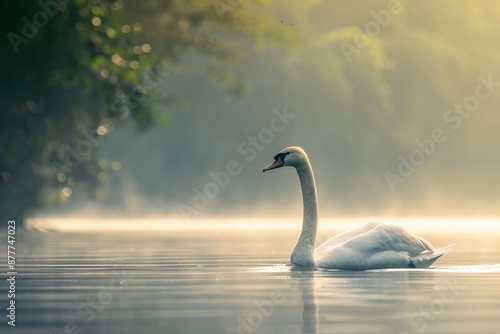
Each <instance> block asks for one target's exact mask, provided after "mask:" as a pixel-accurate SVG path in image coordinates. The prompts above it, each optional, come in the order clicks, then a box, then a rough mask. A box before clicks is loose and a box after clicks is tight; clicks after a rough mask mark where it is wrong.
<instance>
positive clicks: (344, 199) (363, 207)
mask: <svg viewBox="0 0 500 334" xmlns="http://www.w3.org/2000/svg"><path fill="white" fill-rule="evenodd" d="M387 6H388V4H387V3H385V2H377V3H375V2H374V3H372V5H368V4H363V5H362V6H361V5H360V6H358V5H356V6H355V5H345V4H344V3H340V2H329V1H317V2H312V1H311V2H307V4H303V5H301V4H299V3H296V2H293V4H289V3H288V2H286V3H284V2H278V3H277V4H276V5H274V7H272V8H271V10H272V12H273V15H274V17H275V18H276V20H278V21H282V24H286V25H288V26H289V29H293V30H295V31H296V32H298V35H299V36H300V39H301V43H300V45H299V46H296V47H290V48H285V49H280V48H271V49H266V50H264V51H262V50H258V49H255V48H254V47H253V45H252V44H251V43H247V44H246V46H245V49H244V58H243V61H242V62H241V64H240V65H238V66H237V67H235V68H234V70H233V71H234V72H235V73H236V75H237V76H238V77H240V78H241V79H242V80H244V81H245V82H246V83H248V84H249V85H250V87H251V89H250V90H249V92H248V93H247V94H246V95H244V96H243V97H241V98H237V99H233V100H229V101H228V100H226V99H224V98H223V93H224V92H222V91H220V90H219V89H217V87H215V86H214V85H213V84H211V83H210V82H209V81H208V80H207V79H206V78H204V77H203V76H201V75H198V74H196V73H193V74H189V75H186V74H184V73H181V74H179V73H168V75H165V76H164V78H162V80H160V85H159V88H158V89H159V91H160V92H161V93H165V94H169V95H172V94H174V95H180V96H184V97H185V98H186V100H188V101H189V105H188V106H187V107H186V108H184V109H182V108H179V109H176V110H172V111H171V113H170V124H169V125H166V126H155V127H154V128H152V129H151V130H149V131H148V132H145V133H142V132H139V131H136V130H135V127H134V125H133V124H128V123H125V124H121V126H119V127H117V128H116V129H115V130H114V131H113V132H112V133H110V134H109V135H108V136H106V140H105V141H104V143H103V144H101V145H100V147H99V155H100V156H101V157H104V158H106V159H111V160H115V161H118V162H119V163H120V164H121V169H119V171H117V172H115V173H114V174H113V175H112V176H111V179H110V181H109V182H108V184H107V185H105V186H104V190H103V191H105V192H106V196H107V198H106V199H105V200H104V201H102V202H95V201H91V200H88V199H86V195H85V193H78V191H75V196H73V197H74V198H72V199H71V201H70V203H69V206H68V208H67V209H65V210H67V211H65V212H73V213H75V212H78V213H82V214H89V215H128V216H130V215H132V216H144V215H146V216H160V215H161V216H170V217H177V218H183V219H198V218H200V219H201V218H207V217H221V216H224V217H232V216H240V217H241V216H243V217H247V216H268V217H292V216H297V217H298V216H300V214H301V197H300V188H299V183H298V179H297V177H296V175H295V172H294V171H293V169H291V168H283V169H279V170H276V171H271V172H268V173H262V168H263V167H264V166H265V165H267V164H269V163H270V162H272V161H273V156H274V155H275V154H276V153H278V152H279V151H280V150H281V149H283V148H285V147H287V146H292V145H297V146H301V147H302V148H304V149H305V150H306V152H307V153H308V156H309V158H310V160H311V163H312V167H313V169H314V172H315V177H316V183H317V187H318V194H319V201H320V214H321V215H322V216H324V217H342V216H344V217H345V216H373V217H374V218H377V217H381V216H494V215H499V214H500V177H499V176H498V170H499V166H500V153H499V149H498V143H499V142H500V131H498V128H499V125H500V115H499V114H498V103H499V102H500V72H499V68H500V66H499V60H498V57H497V56H495V55H497V54H498V51H499V50H498V44H497V43H494V41H493V40H489V39H488V38H489V37H491V36H498V35H497V34H498V31H499V30H498V28H499V23H498V22H500V21H498V20H497V21H495V20H494V19H493V18H494V17H497V16H499V14H500V8H499V7H498V5H497V3H488V6H489V7H488V6H486V7H485V8H489V9H484V11H483V12H481V13H479V14H478V13H476V14H475V15H476V16H474V17H472V16H471V15H472V14H471V15H469V14H468V8H469V7H468V6H469V4H468V3H467V2H465V1H456V2H453V4H452V3H451V2H442V3H440V5H438V4H434V3H433V2H429V1H427V2H426V1H422V4H420V5H415V4H413V3H409V2H402V6H403V9H402V10H401V11H400V12H398V13H397V14H393V15H392V17H391V20H390V22H389V23H388V24H387V26H385V27H384V26H383V25H381V23H378V27H379V30H377V31H378V34H376V35H375V36H373V37H372V38H371V39H369V42H368V43H367V44H366V46H365V44H360V45H361V46H362V47H360V45H358V46H356V45H357V44H356V42H355V41H356V38H357V37H356V36H357V35H356V34H357V33H358V32H359V31H360V30H364V29H365V28H366V27H367V26H366V24H368V23H370V22H376V23H377V22H379V21H377V20H376V17H375V16H374V14H373V13H371V11H375V12H377V13H379V12H380V11H381V10H388V7H387ZM449 8H453V10H452V11H451V12H450V11H448V9H449ZM474 8H476V10H481V9H478V7H474ZM486 15H491V17H490V16H488V17H486ZM481 24H484V26H481ZM373 25H374V26H375V25H376V24H375V23H373ZM356 27H357V28H356ZM495 31H496V32H495ZM365 36H366V35H365ZM342 41H344V42H345V43H348V44H342ZM346 45H350V46H351V47H355V48H356V49H355V51H353V52H351V53H349V50H351V49H349V46H346ZM346 48H347V49H346ZM346 50H347V51H346ZM346 52H347V53H346ZM202 61H203V60H200V62H202ZM228 164H229V165H228ZM221 171H223V172H222V173H221ZM214 175H215V176H214ZM217 175H218V176H217ZM214 178H215V179H217V178H218V183H217V180H215V179H214ZM200 194H201V195H200Z"/></svg>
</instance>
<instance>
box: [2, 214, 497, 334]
mask: <svg viewBox="0 0 500 334" xmlns="http://www.w3.org/2000/svg"><path fill="white" fill-rule="evenodd" d="M104 223H105V222H101V224H104ZM135 224H136V225H137V224H139V225H140V224H143V225H142V226H143V229H142V230H143V231H142V232H141V229H136V230H135V231H132V232H118V231H107V232H106V231H100V232H94V233H90V232H88V231H87V232H85V233H74V232H71V233H70V232H66V233H55V232H48V233H40V232H37V231H31V232H26V233H22V234H21V233H20V234H19V237H18V241H17V247H18V254H17V255H18V264H17V270H18V277H17V292H18V293H17V294H16V297H17V298H16V303H17V305H18V309H17V326H16V327H15V328H12V327H10V326H6V324H5V323H6V321H2V324H1V325H0V326H1V328H2V333H18V334H21V333H22V334H24V333H29V334H34V333H54V334H55V333H94V334H100V333H103V334H104V333H124V334H126V333H134V334H137V333H176V334H182V333H221V334H224V333H231V334H233V333H397V334H400V333H401V334H403V333H405V334H407V333H422V332H425V333H499V328H500V289H499V286H500V265H499V264H498V263H500V248H499V247H498V246H497V245H498V240H499V237H500V233H499V232H498V230H491V231H488V230H482V231H474V230H470V229H469V230H467V231H464V232H460V231H459V230H456V231H452V232H450V231H446V230H445V231H443V230H439V231H423V232H422V231H419V233H418V234H419V235H421V236H423V237H425V238H426V239H428V240H429V241H430V242H431V243H433V244H434V245H435V246H436V247H443V246H446V245H449V244H454V249H453V250H452V251H451V252H450V253H448V254H446V255H445V256H443V257H442V258H441V259H440V260H438V262H436V263H435V266H434V267H433V268H431V269H427V270H415V269H405V270H376V271H336V270H317V271H298V270H294V268H293V267H291V266H290V265H289V264H288V259H289V254H290V251H291V250H292V249H293V246H294V243H295V242H296V239H297V237H298V231H294V230H292V229H280V228H267V229H265V230H261V229H229V230H224V229H222V228H220V227H219V226H218V227H216V228H214V229H213V230H211V229H210V228H205V229H204V230H202V231H200V230H196V229H183V230H175V229H168V230H165V231H160V230H157V231H154V233H153V232H152V231H149V232H147V231H148V229H147V224H146V223H144V222H141V221H137V222H135ZM337 232H338V231H337V230H336V229H332V228H320V234H319V236H318V239H319V241H320V242H321V241H323V240H325V239H326V238H327V237H328V236H330V235H333V234H334V233H337ZM2 245H3V244H2ZM2 248H3V247H2ZM5 271H6V270H5V267H2V272H5ZM5 288H6V286H5V284H3V285H2V290H4V291H5ZM4 295H5V294H4V292H2V309H4V310H5V308H4V307H3V305H5V303H4V301H5V297H4ZM4 312H5V311H4ZM2 318H4V319H5V316H2Z"/></svg>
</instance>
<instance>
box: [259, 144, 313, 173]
mask: <svg viewBox="0 0 500 334" xmlns="http://www.w3.org/2000/svg"><path fill="white" fill-rule="evenodd" d="M305 163H307V155H306V152H304V150H303V149H302V148H300V147H298V146H290V147H287V148H285V149H283V150H281V151H280V152H279V153H278V154H276V155H275V156H274V162H273V163H271V164H269V165H268V166H266V167H264V170H263V172H265V171H268V170H271V169H276V168H280V167H283V166H292V167H295V168H297V167H299V166H302V165H304V164H305Z"/></svg>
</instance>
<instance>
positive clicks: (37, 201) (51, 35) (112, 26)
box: [0, 0, 295, 218]
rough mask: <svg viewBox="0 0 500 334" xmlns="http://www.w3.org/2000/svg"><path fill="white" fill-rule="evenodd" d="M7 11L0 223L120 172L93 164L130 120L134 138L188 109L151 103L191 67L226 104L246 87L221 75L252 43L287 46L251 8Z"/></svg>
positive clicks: (175, 101) (162, 99)
mask: <svg viewBox="0 0 500 334" xmlns="http://www.w3.org/2000/svg"><path fill="white" fill-rule="evenodd" d="M6 6H7V7H9V8H8V9H5V10H4V12H8V16H6V17H5V19H4V20H3V21H4V22H5V23H6V24H4V27H7V30H6V31H4V34H3V35H5V36H8V38H7V39H5V40H4V43H5V44H6V45H4V46H3V48H2V49H3V50H4V51H2V54H1V55H0V61H1V63H2V64H3V65H4V67H5V68H4V71H3V79H2V81H1V85H2V87H1V88H2V92H4V93H3V94H2V96H1V97H0V102H1V104H2V106H3V111H2V113H1V114H0V136H1V140H0V175H1V179H0V181H1V184H0V198H1V202H0V213H1V216H2V217H9V216H10V217H18V218H20V217H22V216H23V215H24V214H25V213H26V212H27V210H30V209H33V208H37V207H39V206H42V205H55V204H58V203H61V202H64V200H65V199H67V198H68V197H69V196H70V195H71V192H72V188H74V187H75V186H77V185H79V184H83V185H87V186H89V189H96V186H97V185H98V184H99V183H100V182H104V181H105V180H107V179H108V176H107V171H109V170H112V169H115V170H116V168H111V167H110V166H113V165H112V164H110V163H107V162H102V161H101V162H99V161H98V160H97V158H96V153H97V150H98V147H99V145H100V144H101V143H102V141H103V140H104V137H105V136H106V135H107V134H109V133H111V132H112V131H113V130H114V129H115V128H116V126H119V124H120V123H121V122H124V121H127V120H133V121H134V122H135V123H136V124H137V127H138V128H139V129H141V130H146V129H148V128H149V127H151V126H152V125H153V124H155V123H160V124H168V123H169V117H168V115H169V113H170V108H171V107H173V106H176V105H182V104H184V103H185V101H183V99H182V98H181V97H177V96H160V95H159V94H158V92H157V88H158V86H159V85H160V84H161V83H162V82H163V81H164V80H166V79H167V77H168V75H169V74H170V73H171V72H173V71H186V69H188V70H189V71H188V72H192V71H193V64H197V65H198V66H200V65H199V64H201V68H199V69H196V70H198V71H200V72H201V73H205V74H207V75H208V77H209V78H211V79H213V80H214V81H215V83H216V84H217V85H218V86H219V87H220V89H221V91H223V92H224V94H225V95H227V96H228V97H235V96H240V95H241V94H242V93H243V92H244V86H243V84H242V83H241V82H239V81H238V80H237V79H236V78H235V77H234V76H232V75H231V74H229V73H228V72H227V70H225V69H223V68H219V67H218V64H220V63H222V62H224V63H228V64H236V63H237V61H238V60H239V59H240V56H241V50H240V47H241V45H243V44H244V43H245V42H246V41H249V40H251V39H247V37H251V38H253V39H254V43H255V45H258V46H259V47H260V46H261V45H263V44H264V43H267V42H271V43H275V42H276V41H278V42H280V43H283V40H279V38H280V37H279V36H280V32H279V31H275V30H276V29H275V28H278V30H279V28H280V27H279V24H277V23H276V24H274V26H273V24H271V21H270V20H269V19H268V18H266V17H265V16H263V15H261V14H259V13H250V12H249V10H248V9H247V8H235V9H234V12H233V10H231V12H230V13H226V15H225V18H224V19H222V20H221V18H220V17H219V16H218V13H217V11H216V10H215V9H214V8H213V5H212V3H211V2H210V1H153V0H150V1H136V2H130V3H127V6H128V7H125V2H124V1H121V0H118V1H114V2H110V1H107V0H93V1H84V0H75V1H68V2H65V3H64V2H63V3H59V2H57V1H55V0H46V1H40V2H36V1H19V2H14V3H12V2H11V3H9V4H8V5H6ZM216 32H219V33H220V35H219V36H218V35H216ZM294 38H295V37H294ZM291 39H293V38H291ZM189 55H192V56H193V57H194V60H193V58H190V57H186V56H189ZM205 60H208V63H207V62H206V61H205ZM115 166H116V165H115ZM110 168H111V169H110ZM94 194H95V193H94ZM97 194H99V192H97ZM97 197H99V195H98V196H97Z"/></svg>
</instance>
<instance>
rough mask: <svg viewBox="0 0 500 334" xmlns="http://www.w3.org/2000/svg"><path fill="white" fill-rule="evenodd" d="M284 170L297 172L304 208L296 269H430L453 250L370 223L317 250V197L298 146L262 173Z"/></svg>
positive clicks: (293, 257) (294, 257)
mask: <svg viewBox="0 0 500 334" xmlns="http://www.w3.org/2000/svg"><path fill="white" fill-rule="evenodd" d="M284 166H291V167H294V168H295V170H296V171H297V174H298V176H299V181H300V186H301V189H302V204H303V207H304V212H303V222H302V231H301V233H300V237H299V240H298V241H297V245H296V246H295V248H294V250H293V252H292V255H291V257H290V262H291V263H292V264H294V265H298V266H303V267H317V268H326V269H343V270H369V269H384V268H428V267H429V266H430V265H431V264H432V263H433V262H434V261H436V260H437V259H438V258H439V257H441V256H442V255H443V254H444V253H445V252H446V251H447V250H448V249H449V248H450V247H446V248H442V249H437V250H435V249H434V247H432V245H431V244H430V243H429V242H428V241H427V240H425V239H423V238H420V237H418V236H416V235H414V234H412V233H410V232H408V231H406V230H405V229H404V228H402V227H400V226H395V225H391V224H386V223H382V222H369V223H367V224H365V225H363V226H361V227H359V228H354V229H351V230H349V231H346V232H343V233H340V234H338V235H336V236H333V237H331V238H330V239H328V240H327V241H325V242H324V243H323V244H321V245H320V246H319V247H318V248H316V250H315V249H314V247H315V241H316V230H317V227H318V195H317V193H316V183H315V182H314V174H313V171H312V168H311V164H310V162H309V159H308V158H307V154H306V152H305V151H304V150H303V149H302V148H300V147H298V146H292V147H287V148H285V149H283V150H281V151H280V152H279V153H278V154H276V155H275V156H274V162H272V163H271V164H269V165H268V166H266V167H265V168H264V170H263V172H266V171H270V170H273V169H277V168H281V167H284Z"/></svg>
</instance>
